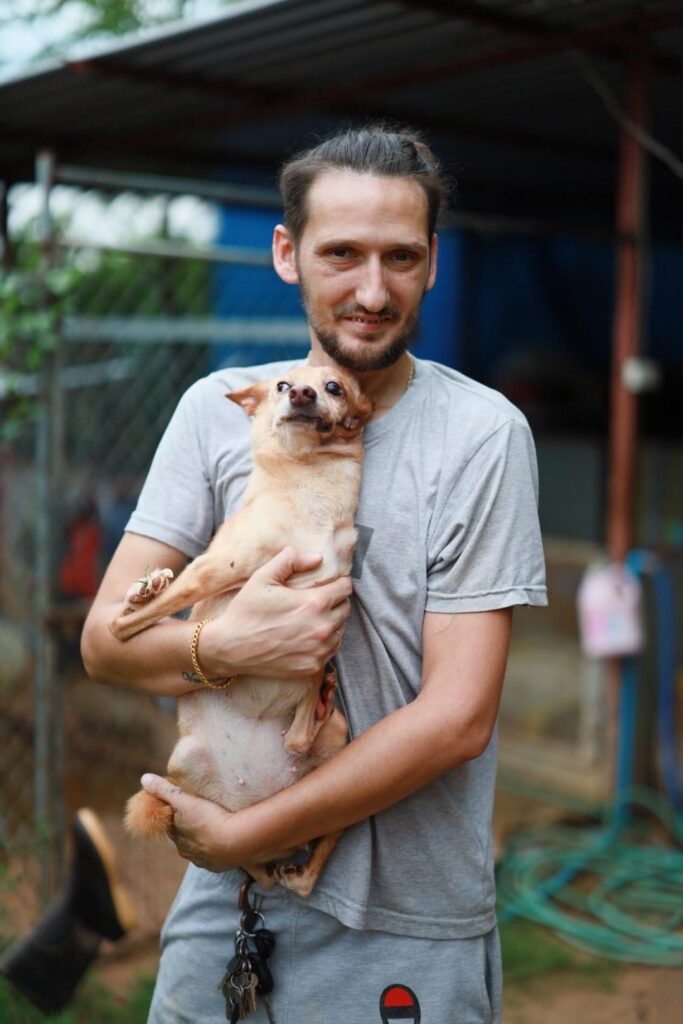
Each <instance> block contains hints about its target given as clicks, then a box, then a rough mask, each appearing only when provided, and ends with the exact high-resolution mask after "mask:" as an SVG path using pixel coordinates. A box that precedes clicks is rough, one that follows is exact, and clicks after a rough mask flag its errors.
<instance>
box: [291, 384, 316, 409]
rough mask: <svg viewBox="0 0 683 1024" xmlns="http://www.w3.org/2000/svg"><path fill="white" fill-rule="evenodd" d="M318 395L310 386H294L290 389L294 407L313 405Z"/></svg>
mask: <svg viewBox="0 0 683 1024" xmlns="http://www.w3.org/2000/svg"><path fill="white" fill-rule="evenodd" d="M317 397H318V396H317V394H316V393H315V391H314V390H313V388H311V387H309V386H308V384H298V385H297V384H294V385H293V387H291V388H290V389H289V401H290V402H291V404H292V405H312V404H313V402H315V400H316V398H317Z"/></svg>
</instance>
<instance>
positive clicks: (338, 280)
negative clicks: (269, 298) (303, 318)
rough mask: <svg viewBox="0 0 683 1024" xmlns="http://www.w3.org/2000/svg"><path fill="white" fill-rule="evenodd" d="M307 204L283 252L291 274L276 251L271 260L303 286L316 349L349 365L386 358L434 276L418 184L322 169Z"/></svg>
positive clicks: (407, 334) (365, 366)
mask: <svg viewBox="0 0 683 1024" xmlns="http://www.w3.org/2000/svg"><path fill="white" fill-rule="evenodd" d="M307 210H308V220H307V222H306V226H305V228H304V231H303V234H302V236H301V239H300V241H299V244H298V246H297V247H296V250H295V251H294V250H293V249H292V250H291V251H290V253H289V259H290V263H292V264H293V274H292V276H291V277H287V276H286V275H285V274H282V272H281V270H280V268H279V267H278V262H277V258H276V267H278V271H279V272H281V276H284V277H285V280H290V281H292V282H294V281H298V282H299V284H300V286H301V293H302V297H303V300H304V304H305V307H306V313H307V315H308V319H309V324H310V327H311V332H312V344H313V347H314V349H316V348H318V347H319V349H321V350H322V351H323V352H325V353H326V354H327V355H328V356H329V357H331V358H332V359H333V360H334V361H335V362H336V363H338V364H339V365H340V366H344V367H347V368H348V369H350V370H357V371H367V370H377V369H380V368H382V367H385V366H391V365H392V363H394V362H395V361H396V360H397V359H398V358H399V356H401V355H402V353H403V352H404V351H405V350H406V348H407V347H408V344H409V342H410V339H411V336H412V334H413V331H414V329H415V325H416V322H417V318H418V313H419V309H420V303H421V301H422V297H423V295H424V293H425V291H426V290H427V289H429V288H431V287H432V284H433V283H434V279H435V276H436V238H433V239H431V240H430V239H429V237H428V234H427V231H428V228H427V218H428V208H427V198H426V196H425V194H424V192H423V190H422V189H421V188H420V186H419V185H418V184H417V183H416V182H415V181H413V180H412V179H410V178H399V177H379V176H375V175H371V174H356V173H355V172H353V171H344V170H334V171H332V170H331V171H325V172H323V173H321V174H320V175H319V176H318V177H317V178H316V180H315V181H314V183H313V185H312V186H311V189H310V191H309V194H308V203H307ZM276 239H277V232H276ZM290 244H291V240H290ZM276 257H277V241H276Z"/></svg>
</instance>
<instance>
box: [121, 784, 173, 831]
mask: <svg viewBox="0 0 683 1024" xmlns="http://www.w3.org/2000/svg"><path fill="white" fill-rule="evenodd" d="M123 823H124V826H125V828H126V831H127V832H130V834H131V835H133V836H137V837H138V838H139V839H160V838H161V837H162V836H167V835H169V833H170V831H171V829H172V828H173V808H172V807H171V806H170V805H169V804H166V803H164V801H163V800H160V799H159V798H158V797H156V796H152V794H151V793H147V792H146V791H145V790H144V789H141V790H140V792H139V793H136V794H135V796H132V797H131V798H130V800H129V801H128V803H127V804H126V816H125V818H124V821H123Z"/></svg>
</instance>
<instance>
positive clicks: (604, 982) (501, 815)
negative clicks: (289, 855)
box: [3, 680, 683, 1024]
mask: <svg viewBox="0 0 683 1024" xmlns="http://www.w3.org/2000/svg"><path fill="white" fill-rule="evenodd" d="M68 696H69V699H68V701H67V707H68V709H69V724H70V729H69V732H70V735H69V744H68V749H69V763H68V766H67V773H66V784H67V790H68V794H69V800H68V803H69V806H70V808H71V809H75V808H76V807H79V806H83V805H89V806H91V807H93V808H95V809H96V810H97V812H98V813H99V814H100V816H101V818H102V820H103V823H104V825H105V827H106V829H107V832H108V834H109V836H110V838H111V840H112V842H113V844H114V846H115V848H116V852H117V855H118V859H119V863H120V867H121V873H122V876H123V879H124V881H125V882H126V884H127V885H128V887H129V889H130V890H131V892H132V895H133V898H134V901H135V904H136V906H137V908H138V912H139V916H140V925H141V926H140V928H139V930H138V932H137V934H136V935H135V936H133V937H132V938H131V939H130V940H125V941H124V942H122V943H119V944H117V945H116V946H107V945H106V944H105V945H104V946H103V948H102V955H101V956H100V958H99V960H98V961H97V962H96V964H95V965H94V968H93V971H94V973H95V975H96V976H97V977H99V979H101V980H102V981H103V982H104V983H105V984H107V985H108V986H109V987H110V988H111V989H112V991H114V992H117V993H119V994H123V993H125V992H127V991H128V990H129V989H130V988H131V987H132V986H133V985H135V983H136V981H137V979H138V978H139V977H140V976H147V977H150V976H153V975H154V974H155V972H156V968H157V963H158V939H157V934H158V929H159V926H160V924H161V921H162V920H163V917H164V915H165V912H166V910H167V909H168V906H169V905H170V902H171V900H172V898H173V895H174V892H175V890H176V887H177V885H178V882H179V880H180V876H181V873H182V870H183V863H182V861H180V859H179V858H178V857H177V856H176V854H175V851H174V849H173V848H172V846H171V845H170V844H165V843H161V844H159V845H153V846H151V847H150V846H147V845H145V844H135V843H133V841H132V840H129V839H127V838H126V837H125V835H124V834H123V830H122V828H121V815H122V808H123V804H124V802H125V799H126V797H127V796H129V795H130V794H131V793H133V792H135V790H136V789H137V786H138V779H139V775H140V773H141V772H142V771H144V770H148V769H151V770H162V771H163V766H164V764H165V760H166V757H167V752H168V750H170V748H171V746H172V744H173V742H174V739H175V734H176V733H175V721H174V717H173V716H172V715H171V714H169V713H167V712H166V711H165V710H163V709H159V707H157V706H155V705H153V704H151V703H150V701H149V699H147V698H145V699H144V700H143V699H141V697H140V695H137V694H131V693H128V692H125V691H116V690H108V691H107V699H106V701H105V700H104V699H103V697H102V694H101V693H100V692H99V691H98V690H97V689H96V688H93V687H92V686H91V685H88V686H86V685H84V684H82V683H80V682H79V681H78V680H74V681H73V682H72V684H71V687H70V693H69V695H68ZM26 713H27V714H28V711H27V712H26ZM27 742H28V740H27ZM559 814H560V812H558V810H557V809H556V808H554V807H552V806H548V805H545V806H544V805H539V804H535V803H532V802H530V801H528V800H522V799H520V798H515V797H511V796H509V795H506V794H505V793H502V792H499V794H498V797H497V802H496V810H495V816H494V837H495V844H496V850H497V851H500V850H501V849H502V847H503V845H504V842H505V839H506V837H507V836H509V835H510V834H511V833H513V832H515V831H516V830H517V828H519V827H520V826H521V825H523V824H529V823H532V822H535V823H537V822H546V821H552V820H554V819H557V818H558V817H559ZM11 873H13V872H11ZM35 892H36V887H35V878H33V877H32V875H31V873H30V872H29V871H27V870H26V869H25V870H24V871H23V872H18V882H17V884H16V885H15V886H14V888H12V889H10V891H9V892H5V893H4V895H3V904H4V908H3V909H4V911H5V913H6V915H7V917H8V918H9V921H10V923H11V924H12V928H11V932H12V933H13V934H22V933H23V932H24V930H25V929H26V928H27V927H28V926H29V925H30V924H31V922H32V921H33V920H34V917H35V914H36V911H37V907H36V898H35ZM503 1020H504V1024H631V1022H634V1024H680V1022H681V1021H682V1020H683V971H680V970H678V971H675V970H665V969H654V968H641V967H636V968H634V967H627V966H614V967H612V966H606V967H604V968H603V966H601V967H600V969H599V970H596V971H586V970H576V971H574V970H572V969H567V970H563V971H562V972H561V973H556V974H546V975H544V976H543V977H535V978H533V979H532V980H531V981H530V982H524V983H523V984H516V983H514V982H513V983H509V982H508V983H506V991H505V1009H504V1017H503ZM93 1024H96V1022H94V1021H93ZM302 1024H318V1022H312V1021H311V1022H302ZM320 1024H324V1022H320ZM359 1024H370V1022H359ZM424 1024H445V1022H442V1021H438V1022H427V1021H425V1022H424Z"/></svg>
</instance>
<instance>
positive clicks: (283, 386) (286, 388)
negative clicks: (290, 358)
mask: <svg viewBox="0 0 683 1024" xmlns="http://www.w3.org/2000/svg"><path fill="white" fill-rule="evenodd" d="M291 386H292V385H291V384H288V383H287V381H286V380H281V381H280V382H279V383H278V384H277V388H276V390H277V391H289V389H290V388H291Z"/></svg>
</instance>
